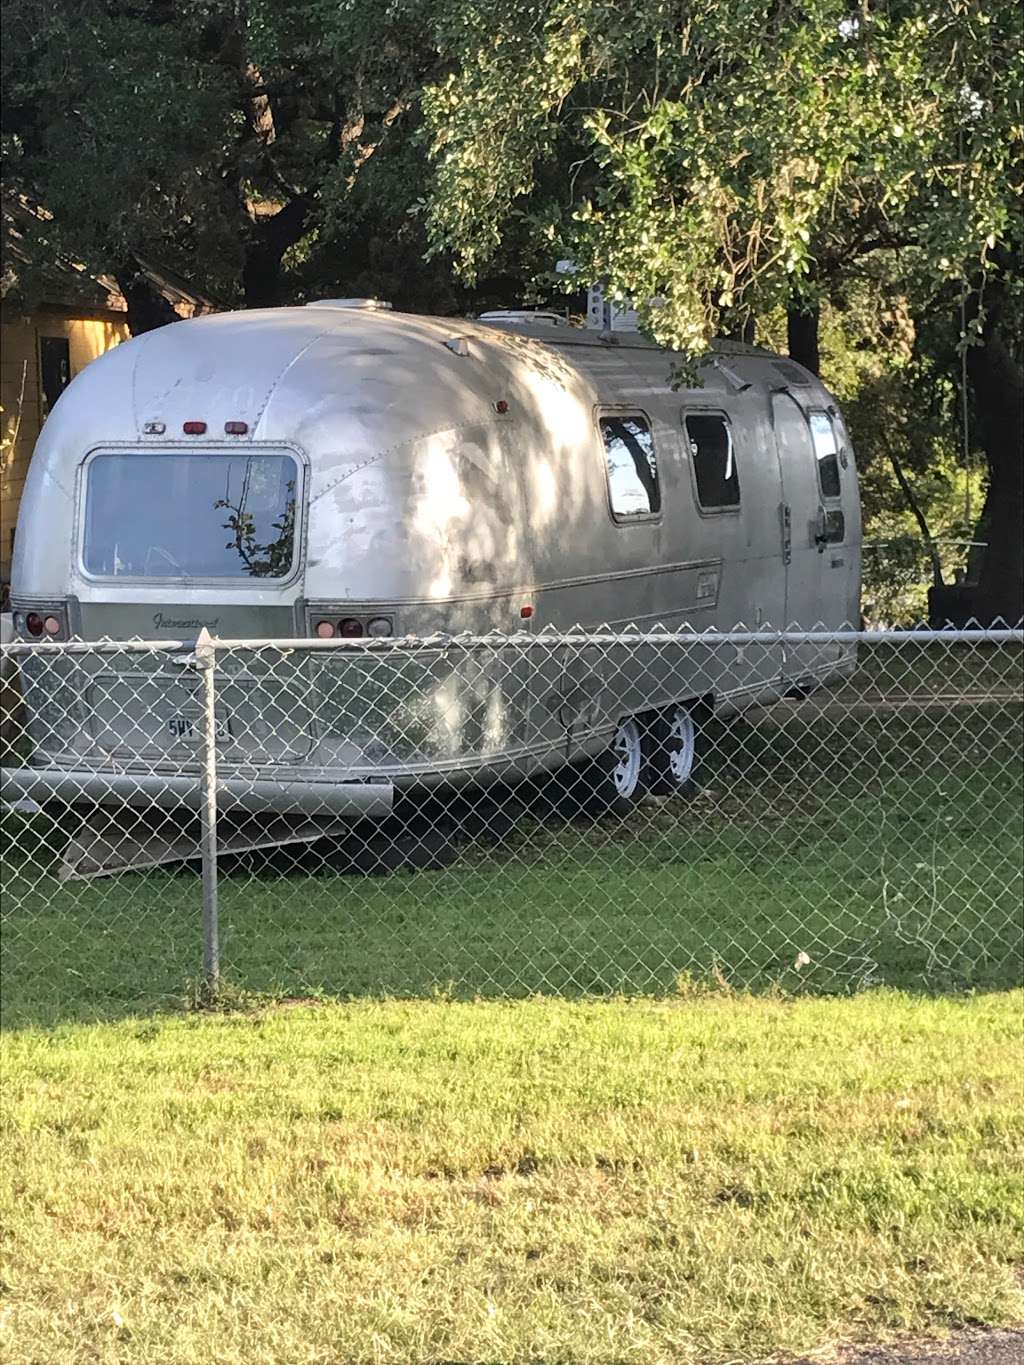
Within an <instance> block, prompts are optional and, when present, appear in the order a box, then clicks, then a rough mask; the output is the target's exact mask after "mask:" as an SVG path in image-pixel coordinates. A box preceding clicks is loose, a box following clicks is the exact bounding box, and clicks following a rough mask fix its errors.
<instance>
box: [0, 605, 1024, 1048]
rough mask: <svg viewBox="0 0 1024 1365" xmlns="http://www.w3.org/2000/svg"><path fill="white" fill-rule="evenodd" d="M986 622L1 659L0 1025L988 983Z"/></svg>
mask: <svg viewBox="0 0 1024 1365" xmlns="http://www.w3.org/2000/svg"><path fill="white" fill-rule="evenodd" d="M1021 639H1022V637H1021V635H1020V633H1019V632H1001V633H992V632H990V633H987V634H986V633H981V632H973V633H963V632H961V633H959V634H953V633H949V634H945V635H942V634H931V635H929V634H927V633H925V632H913V633H906V634H904V635H896V634H884V633H876V634H873V635H872V634H861V635H860V636H857V635H855V634H854V633H847V634H831V635H830V634H827V633H824V632H821V633H808V634H797V633H795V632H789V633H788V634H787V635H786V636H785V637H782V636H778V635H771V634H768V633H764V634H745V633H733V634H730V635H717V636H716V635H694V634H686V635H670V634H668V633H661V632H654V633H652V634H639V633H636V632H627V633H612V632H604V633H585V632H582V631H578V632H573V633H570V634H563V635H544V636H533V637H531V636H525V637H486V638H482V639H433V640H420V641H415V640H399V641H363V642H349V641H323V642H321V641H306V642H289V643H287V644H283V643H281V642H276V643H275V642H270V641H265V642H247V643H232V642H228V641H209V642H206V643H204V642H203V641H200V644H199V646H194V645H192V644H176V645H174V644H172V645H165V644H139V643H137V642H136V643H132V644H111V643H97V644H82V643H78V644H74V643H73V644H54V643H45V644H40V645H34V646H29V645H17V646H12V647H9V648H8V649H7V650H6V651H5V655H6V657H5V660H4V674H5V683H4V697H3V717H2V724H3V732H2V744H3V751H4V753H3V762H4V786H3V810H2V821H3V836H4V852H3V898H2V905H3V950H4V951H3V970H4V979H3V1006H4V1011H5V1018H6V1020H7V1022H9V1023H10V1022H20V1021H33V1020H34V1021H39V1022H46V1021H51V1020H53V1019H57V1018H62V1017H68V1016H76V1017H83V1016H84V1017H90V1016H103V1015H108V1014H111V1013H123V1012H126V1011H134V1010H143V1009H148V1008H153V1007H155V1006H158V1005H161V1004H165V1003H168V1002H174V1001H181V1000H182V999H183V998H188V995H189V992H191V993H192V994H193V995H194V996H196V997H198V998H205V999H210V998H212V997H213V996H214V995H216V994H217V992H218V991H219V992H220V995H221V997H223V998H233V994H232V993H234V992H237V991H241V990H244V991H252V992H268V993H273V994H275V995H280V996H284V997H305V996H309V995H312V994H315V993H319V992H324V993H328V994H332V995H343V996H348V995H353V994H365V993H374V994H397V995H419V994H430V993H437V992H445V993H452V994H456V995H465V996H477V995H478V996H490V997H502V996H522V995H529V994H533V993H537V992H556V993H560V994H573V995H578V994H594V993H600V994H607V993H627V994H639V993H644V994H647V993H659V994H664V993H673V992H679V991H682V992H684V993H685V992H690V991H696V990H701V989H704V988H705V987H707V986H712V987H714V988H716V989H727V988H731V989H754V990H764V989H782V990H786V991H807V990H812V991H826V992H835V991H849V990H855V989H859V988H863V987H866V986H869V985H878V984H888V985H892V986H897V987H905V988H910V989H928V990H948V989H963V988H967V987H976V988H984V987H994V986H1001V985H1007V984H1010V983H1011V982H1014V981H1017V980H1018V979H1019V978H1020V969H1021V946H1022V924H1021V899H1022V897H1021V891H1022V886H1021V862H1022V848H1021V842H1022V812H1024V802H1022V763H1021V758H1022V730H1021V719H1022V716H1021V702H1022V655H1021ZM780 679H783V680H784V682H782V683H780ZM818 684H823V685H820V686H819V685H818ZM781 692H785V693H787V695H784V696H780V695H778V694H779V693H781ZM204 802H205V805H204ZM204 819H205V825H204ZM204 829H205V833H206V844H205V852H206V856H205V858H204V856H203V854H204V842H203V835H204ZM214 852H215V857H214V856H213V854H214ZM218 954H219V973H220V975H219V978H218V979H216V980H214V979H213V973H214V969H215V968H216V965H217V957H218Z"/></svg>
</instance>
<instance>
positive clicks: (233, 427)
mask: <svg viewBox="0 0 1024 1365" xmlns="http://www.w3.org/2000/svg"><path fill="white" fill-rule="evenodd" d="M224 430H225V432H226V433H227V435H228V436H244V435H245V433H246V432H247V431H248V430H249V423H248V422H225V423H224Z"/></svg>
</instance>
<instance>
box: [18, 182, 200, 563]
mask: <svg viewBox="0 0 1024 1365" xmlns="http://www.w3.org/2000/svg"><path fill="white" fill-rule="evenodd" d="M47 219H48V215H47V214H46V212H45V210H42V209H39V208H38V207H35V206H33V205H31V204H29V203H28V202H27V201H26V200H24V199H22V198H16V199H5V201H4V204H3V247H4V252H3V275H2V280H0V408H2V409H3V412H2V416H0V421H2V433H0V583H2V584H5V585H6V584H7V583H9V582H10V572H11V560H12V556H13V551H14V529H15V524H16V522H17V517H18V502H19V499H20V496H21V490H22V488H23V486H24V483H25V476H26V474H27V472H28V463H29V459H30V458H31V455H32V450H33V448H34V446H35V443H36V439H37V437H38V436H39V432H40V430H41V428H42V425H43V423H44V422H45V421H46V415H47V413H48V412H49V411H50V409H51V408H52V407H53V405H54V403H55V402H56V401H57V399H58V398H59V397H60V395H61V394H62V393H63V391H64V389H65V388H67V386H68V384H69V383H70V382H71V380H72V378H73V377H74V376H75V375H76V374H78V372H79V370H82V369H84V367H85V366H86V365H88V363H89V362H90V360H95V359H96V357H97V356H98V355H101V354H102V353H103V352H104V351H108V350H110V348H111V347H112V346H116V345H117V344H118V343H119V342H121V341H124V340H126V339H127V337H128V336H130V332H129V329H128V320H127V312H128V304H127V301H126V300H125V298H124V296H123V294H122V293H121V291H120V290H119V289H118V287H117V284H116V283H115V282H114V280H112V279H110V278H109V277H108V276H104V275H92V274H90V273H89V272H88V271H87V270H85V268H84V267H82V266H81V265H79V264H77V263H76V262H74V261H71V260H68V259H62V260H60V261H58V262H57V263H56V264H51V265H48V266H47V267H46V269H45V270H43V271H39V270H35V271H34V272H33V293H32V295H31V297H29V296H27V295H25V294H24V293H23V292H22V289H21V286H20V282H19V275H20V274H21V273H23V272H24V268H25V266H26V265H27V264H28V262H29V261H30V260H31V253H32V243H33V238H34V237H38V236H40V235H42V234H44V233H45V230H46V222H47ZM144 269H145V271H146V274H147V276H148V277H149V279H150V281H151V282H152V283H153V284H154V285H155V287H156V288H157V290H158V291H159V292H160V293H161V294H162V295H163V296H164V298H166V299H167V300H168V302H169V303H170V304H171V306H172V307H173V309H174V311H175V312H176V313H178V315H179V316H180V317H193V316H195V315H196V314H198V313H204V312H210V311H212V310H213V309H214V307H215V305H214V303H213V302H212V301H211V300H209V299H206V298H204V297H202V296H201V295H199V294H197V293H195V292H194V291H192V290H190V289H189V288H188V287H187V286H186V285H184V284H182V283H180V282H178V281H176V280H174V279H173V277H171V276H169V275H168V274H167V273H166V272H160V271H157V270H155V269H150V268H149V267H144Z"/></svg>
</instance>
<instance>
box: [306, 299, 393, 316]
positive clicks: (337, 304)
mask: <svg viewBox="0 0 1024 1365" xmlns="http://www.w3.org/2000/svg"><path fill="white" fill-rule="evenodd" d="M306 307H307V308H352V309H360V308H361V309H365V310H366V311H368V312H371V313H372V312H380V311H387V310H389V309H390V307H391V304H390V303H386V302H385V301H384V300H383V299H314V300H313V302H312V303H307V304H306Z"/></svg>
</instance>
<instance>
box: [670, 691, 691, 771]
mask: <svg viewBox="0 0 1024 1365" xmlns="http://www.w3.org/2000/svg"><path fill="white" fill-rule="evenodd" d="M696 750H697V732H696V727H695V726H694V723H693V716H692V715H691V714H690V712H689V711H688V710H687V709H686V707H685V706H680V707H678V708H677V709H676V710H675V711H673V713H672V723H671V725H670V726H669V730H668V766H669V771H670V772H671V774H672V781H673V782H675V783H676V785H677V786H680V787H681V786H682V785H683V783H684V782H689V780H690V774H691V773H692V772H693V760H694V755H695V753H696Z"/></svg>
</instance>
